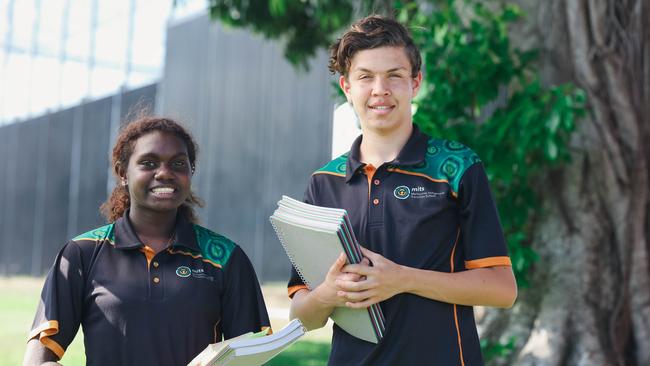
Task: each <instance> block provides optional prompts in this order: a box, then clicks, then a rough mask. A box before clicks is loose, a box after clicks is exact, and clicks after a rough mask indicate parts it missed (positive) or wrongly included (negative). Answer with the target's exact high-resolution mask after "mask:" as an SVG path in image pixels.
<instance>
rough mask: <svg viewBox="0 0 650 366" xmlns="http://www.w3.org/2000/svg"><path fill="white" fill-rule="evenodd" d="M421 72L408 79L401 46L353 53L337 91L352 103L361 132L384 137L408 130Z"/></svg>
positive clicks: (409, 75) (408, 67) (408, 72)
mask: <svg viewBox="0 0 650 366" xmlns="http://www.w3.org/2000/svg"><path fill="white" fill-rule="evenodd" d="M421 81H422V73H418V75H417V76H416V77H412V76H411V64H410V62H409V59H408V57H407V55H406V52H405V50H404V48H403V47H379V48H373V49H366V50H362V51H359V52H357V53H356V54H355V55H354V57H353V58H352V61H351V62H350V69H349V72H348V74H347V77H345V76H341V78H340V80H339V82H340V85H341V89H343V92H344V93H345V95H346V96H347V98H348V100H349V101H350V102H351V103H352V106H353V107H354V110H355V112H356V113H357V115H358V116H359V120H360V121H361V128H362V130H363V132H364V133H365V132H370V131H372V132H376V133H380V134H387V133H390V132H393V131H395V130H399V129H403V128H410V127H407V126H410V124H411V121H412V117H411V101H412V100H413V97H415V95H416V94H417V92H418V90H419V89H420V82H421Z"/></svg>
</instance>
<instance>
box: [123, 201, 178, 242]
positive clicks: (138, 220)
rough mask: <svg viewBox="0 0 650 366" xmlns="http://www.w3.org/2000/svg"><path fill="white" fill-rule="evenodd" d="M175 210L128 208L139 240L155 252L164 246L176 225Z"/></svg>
mask: <svg viewBox="0 0 650 366" xmlns="http://www.w3.org/2000/svg"><path fill="white" fill-rule="evenodd" d="M176 212H177V210H174V211H173V212H149V211H147V212H142V211H138V210H137V209H135V210H134V208H133V207H131V209H130V210H129V220H130V221H131V225H132V226H133V229H134V230H135V233H136V234H137V235H138V237H139V238H140V240H142V241H143V243H144V244H145V245H147V246H149V247H152V248H153V249H154V250H156V252H158V251H159V250H161V249H163V248H165V247H166V246H167V245H168V244H169V242H170V238H171V236H172V235H174V229H175V227H176Z"/></svg>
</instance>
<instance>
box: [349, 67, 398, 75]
mask: <svg viewBox="0 0 650 366" xmlns="http://www.w3.org/2000/svg"><path fill="white" fill-rule="evenodd" d="M400 70H406V68H405V67H402V66H400V67H394V68H392V69H389V70H386V71H385V73H390V72H395V71H400ZM355 71H358V72H368V73H371V74H373V73H376V71H373V70H370V69H366V68H363V67H360V68H357V69H354V70H352V72H355ZM406 71H408V70H406Z"/></svg>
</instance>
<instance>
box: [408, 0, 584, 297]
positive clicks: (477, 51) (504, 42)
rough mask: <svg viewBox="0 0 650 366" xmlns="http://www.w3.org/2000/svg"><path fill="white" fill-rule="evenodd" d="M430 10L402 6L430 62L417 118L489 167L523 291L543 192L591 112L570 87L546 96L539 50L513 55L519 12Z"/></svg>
mask: <svg viewBox="0 0 650 366" xmlns="http://www.w3.org/2000/svg"><path fill="white" fill-rule="evenodd" d="M432 5H433V6H432V7H431V8H430V10H429V11H427V12H425V11H422V7H418V4H416V3H413V2H406V3H402V2H398V3H397V8H398V9H399V12H398V15H397V16H398V20H400V21H402V22H403V23H404V24H408V25H409V27H410V28H411V33H412V35H413V37H414V40H415V42H416V43H417V44H418V46H419V47H420V50H421V52H422V57H423V61H424V70H423V72H424V81H423V85H422V87H421V89H420V94H419V95H418V98H417V99H416V101H415V103H416V105H417V112H416V113H415V115H414V117H413V119H414V122H415V123H416V124H418V125H419V126H420V127H421V128H422V130H424V131H426V132H427V133H429V134H431V135H433V136H440V137H444V138H448V139H452V140H457V141H461V142H463V143H464V144H466V145H468V146H471V147H472V149H473V150H475V151H476V152H477V153H478V154H479V156H480V157H481V158H482V160H483V161H484V162H485V166H486V171H487V174H488V177H489V179H490V182H491V184H492V189H493V192H494V194H495V196H496V201H497V202H498V203H499V204H498V206H499V214H500V217H501V223H502V225H503V228H504V232H505V234H506V239H507V241H508V246H509V249H510V257H511V259H512V262H513V270H514V272H515V275H516V277H517V280H518V284H519V286H522V287H526V286H528V277H527V273H528V271H529V269H530V267H531V266H532V264H533V263H534V261H535V259H536V254H535V253H534V251H533V250H532V249H531V248H530V246H529V245H528V244H529V240H530V234H531V229H532V224H531V222H532V221H533V220H532V218H533V217H534V215H537V214H540V212H541V204H540V202H539V199H538V194H537V193H538V192H536V191H535V187H539V186H540V183H541V182H542V181H543V178H544V177H545V175H546V173H548V171H549V169H550V168H552V167H556V166H558V165H559V164H561V163H563V162H566V161H567V160H568V159H569V148H568V142H569V138H570V135H571V132H572V131H573V130H574V127H575V120H576V118H577V117H579V116H580V115H581V114H582V113H583V105H584V94H583V92H582V91H580V90H577V89H575V88H574V87H573V86H571V85H559V86H551V87H548V88H545V87H543V86H542V85H541V83H540V81H539V77H538V76H537V74H536V73H534V72H533V68H532V65H531V62H532V61H533V60H534V59H535V53H534V52H532V51H521V50H518V49H514V48H513V47H512V46H511V44H510V41H509V37H508V26H509V25H510V24H512V23H513V22H515V21H517V20H518V19H520V18H521V16H522V13H521V11H520V10H519V8H518V7H516V6H514V5H506V6H504V7H502V8H500V9H498V10H490V9H488V8H487V7H485V6H484V5H483V4H482V2H480V1H477V0H466V1H463V2H462V4H461V3H459V2H458V1H454V0H441V1H434V2H433V3H432Z"/></svg>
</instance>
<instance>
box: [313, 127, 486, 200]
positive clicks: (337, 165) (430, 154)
mask: <svg viewBox="0 0 650 366" xmlns="http://www.w3.org/2000/svg"><path fill="white" fill-rule="evenodd" d="M348 155H349V153H345V154H343V155H341V156H339V157H338V158H336V159H334V160H332V161H330V162H329V163H327V164H325V165H324V166H323V167H322V168H320V169H318V170H317V171H316V172H314V174H333V175H340V176H345V174H346V163H347V160H348ZM479 162H481V159H480V158H479V156H478V155H477V154H476V153H475V152H474V151H472V150H471V149H470V148H469V147H467V146H465V145H463V144H461V143H459V142H456V141H450V140H444V139H438V138H429V141H428V144H427V151H426V154H425V158H424V161H423V162H422V163H420V164H418V165H413V166H399V169H401V170H405V171H408V172H412V173H418V174H422V175H425V176H427V177H429V178H431V179H434V180H438V181H445V182H447V183H448V184H449V186H450V188H451V190H452V191H453V192H454V194H457V193H458V189H459V186H460V181H461V179H462V177H463V174H465V171H467V169H469V167H471V166H472V165H474V164H476V163H479ZM389 169H390V168H389Z"/></svg>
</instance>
